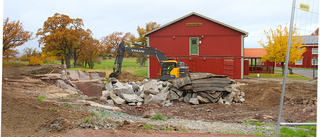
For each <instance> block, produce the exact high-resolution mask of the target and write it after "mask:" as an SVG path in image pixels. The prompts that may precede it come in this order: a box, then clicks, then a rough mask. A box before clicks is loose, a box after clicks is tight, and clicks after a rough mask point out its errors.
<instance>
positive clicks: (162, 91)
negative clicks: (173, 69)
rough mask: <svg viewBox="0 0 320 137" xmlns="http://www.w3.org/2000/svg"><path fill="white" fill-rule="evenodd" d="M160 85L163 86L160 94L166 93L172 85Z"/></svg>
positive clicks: (167, 83)
mask: <svg viewBox="0 0 320 137" xmlns="http://www.w3.org/2000/svg"><path fill="white" fill-rule="evenodd" d="M162 85H163V86H164V88H162V89H161V93H166V92H168V91H169V89H170V88H171V87H172V84H171V83H169V82H164V83H162Z"/></svg>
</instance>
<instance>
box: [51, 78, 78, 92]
mask: <svg viewBox="0 0 320 137" xmlns="http://www.w3.org/2000/svg"><path fill="white" fill-rule="evenodd" d="M55 85H56V86H57V87H60V88H64V89H69V90H72V91H76V92H79V90H78V89H77V87H76V86H75V85H74V84H69V83H68V82H66V80H61V79H58V80H57V81H56V83H55Z"/></svg>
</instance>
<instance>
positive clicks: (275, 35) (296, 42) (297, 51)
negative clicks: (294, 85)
mask: <svg viewBox="0 0 320 137" xmlns="http://www.w3.org/2000/svg"><path fill="white" fill-rule="evenodd" d="M264 34H265V35H266V37H267V38H266V40H260V41H258V42H259V43H260V45H261V46H262V47H263V48H264V50H265V52H266V53H267V55H264V56H262V60H268V61H271V62H279V63H280V64H281V67H282V74H283V72H284V63H285V61H286V54H287V45H288V40H289V30H288V28H287V27H282V26H281V25H279V26H278V28H277V29H275V30H272V29H270V30H269V31H264ZM302 42H303V40H302V38H301V36H299V34H298V31H297V28H295V27H294V28H293V30H292V38H291V45H290V56H289V63H295V62H296V61H298V60H300V59H302V56H301V55H302V54H303V53H304V52H305V51H306V49H305V48H304V47H303V46H302Z"/></svg>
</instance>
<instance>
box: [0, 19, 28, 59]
mask: <svg viewBox="0 0 320 137" xmlns="http://www.w3.org/2000/svg"><path fill="white" fill-rule="evenodd" d="M31 37H32V32H29V31H25V30H24V29H23V26H22V23H20V21H11V22H9V18H7V19H5V20H4V22H3V43H2V44H3V47H2V52H3V54H4V57H6V60H7V62H8V61H9V58H12V57H15V55H16V54H18V51H17V50H14V48H16V47H17V46H21V45H23V44H24V43H25V42H27V41H29V40H31V39H32V38H31Z"/></svg>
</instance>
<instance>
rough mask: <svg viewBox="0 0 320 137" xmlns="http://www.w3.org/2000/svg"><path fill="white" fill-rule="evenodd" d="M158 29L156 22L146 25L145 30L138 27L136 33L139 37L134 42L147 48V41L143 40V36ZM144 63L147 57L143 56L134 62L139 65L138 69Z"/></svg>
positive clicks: (139, 56)
mask: <svg viewBox="0 0 320 137" xmlns="http://www.w3.org/2000/svg"><path fill="white" fill-rule="evenodd" d="M159 27H160V24H157V22H152V21H151V22H149V23H146V26H145V28H141V27H140V26H138V29H137V31H138V34H139V37H138V38H137V40H136V41H137V42H138V43H139V44H140V45H144V46H147V39H146V38H144V37H143V36H144V35H145V34H147V33H149V32H151V31H153V30H155V29H157V28H159ZM146 61H147V55H143V54H140V55H138V58H137V60H136V62H137V63H140V67H143V66H144V64H145V62H146Z"/></svg>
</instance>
